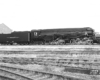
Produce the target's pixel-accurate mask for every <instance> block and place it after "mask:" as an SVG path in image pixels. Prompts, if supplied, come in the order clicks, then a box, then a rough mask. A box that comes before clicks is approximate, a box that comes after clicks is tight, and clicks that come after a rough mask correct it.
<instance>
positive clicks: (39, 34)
mask: <svg viewBox="0 0 100 80" xmlns="http://www.w3.org/2000/svg"><path fill="white" fill-rule="evenodd" d="M93 43H100V41H99V40H97V39H96V37H95V34H94V30H93V29H92V28H90V27H85V28H62V29H42V30H31V31H14V32H12V33H10V34H0V44H8V45H9V44H10V45H12V44H13V45H14V44H20V45H21V44H22V45H26V44H33V45H65V44H66V45H67V44H87V45H88V44H93Z"/></svg>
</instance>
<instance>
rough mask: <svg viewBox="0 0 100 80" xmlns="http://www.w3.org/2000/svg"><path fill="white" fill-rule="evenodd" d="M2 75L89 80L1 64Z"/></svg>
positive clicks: (22, 79) (18, 79) (30, 79)
mask: <svg viewBox="0 0 100 80" xmlns="http://www.w3.org/2000/svg"><path fill="white" fill-rule="evenodd" d="M0 76H4V77H7V78H8V80H9V78H11V79H12V80H89V79H86V78H84V77H82V78H79V77H75V76H65V75H63V74H56V73H51V72H50V73H49V72H44V71H32V70H27V69H22V68H16V67H10V66H4V65H0Z"/></svg>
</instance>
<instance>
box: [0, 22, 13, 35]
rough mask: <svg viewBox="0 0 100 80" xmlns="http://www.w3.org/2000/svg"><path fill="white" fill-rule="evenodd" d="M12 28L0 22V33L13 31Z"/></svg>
mask: <svg viewBox="0 0 100 80" xmlns="http://www.w3.org/2000/svg"><path fill="white" fill-rule="evenodd" d="M11 32H12V30H11V29H10V28H9V27H8V26H6V25H5V24H4V23H2V24H0V34H8V33H11Z"/></svg>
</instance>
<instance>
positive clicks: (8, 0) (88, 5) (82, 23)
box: [0, 0, 100, 32]
mask: <svg viewBox="0 0 100 80" xmlns="http://www.w3.org/2000/svg"><path fill="white" fill-rule="evenodd" d="M1 23H4V24H6V25H7V26H8V27H10V28H11V29H12V30H14V31H19V30H20V31H21V30H22V31H24V30H31V29H47V28H69V27H92V28H93V29H95V30H96V32H100V0H0V24H1Z"/></svg>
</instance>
